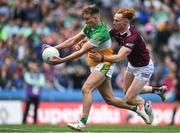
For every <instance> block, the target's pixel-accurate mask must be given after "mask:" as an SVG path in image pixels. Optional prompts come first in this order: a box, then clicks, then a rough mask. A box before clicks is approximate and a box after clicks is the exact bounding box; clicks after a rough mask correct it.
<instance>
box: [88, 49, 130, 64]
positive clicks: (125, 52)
mask: <svg viewBox="0 0 180 133" xmlns="http://www.w3.org/2000/svg"><path fill="white" fill-rule="evenodd" d="M130 53H131V49H129V48H127V47H122V48H121V49H120V50H119V52H118V54H117V55H111V56H102V55H100V54H99V53H97V52H95V53H94V52H93V53H91V54H90V57H91V58H92V59H93V60H95V61H108V62H111V63H118V62H120V61H122V60H124V59H125V58H126V57H127V56H128V55H129V54H130Z"/></svg>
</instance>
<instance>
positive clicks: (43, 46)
mask: <svg viewBox="0 0 180 133" xmlns="http://www.w3.org/2000/svg"><path fill="white" fill-rule="evenodd" d="M48 47H51V46H50V45H48V44H43V45H42V51H44V50H45V49H46V48H48Z"/></svg>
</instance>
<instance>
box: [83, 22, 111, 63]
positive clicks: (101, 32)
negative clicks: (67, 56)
mask: <svg viewBox="0 0 180 133" xmlns="http://www.w3.org/2000/svg"><path fill="white" fill-rule="evenodd" d="M81 32H82V33H83V34H84V35H85V36H86V37H87V38H88V39H89V40H88V42H89V43H90V44H91V45H93V46H94V47H95V48H94V50H95V51H97V52H99V53H100V54H102V55H112V49H111V38H110V34H109V30H108V28H107V26H106V25H105V24H104V23H103V22H101V23H99V24H98V25H97V26H96V27H94V28H89V27H88V26H87V25H85V26H84V28H83V29H82V31H81ZM88 62H89V64H90V65H92V66H95V65H97V64H98V62H94V61H93V60H91V59H90V58H88ZM105 63H106V64H107V62H105ZM108 64H109V62H108Z"/></svg>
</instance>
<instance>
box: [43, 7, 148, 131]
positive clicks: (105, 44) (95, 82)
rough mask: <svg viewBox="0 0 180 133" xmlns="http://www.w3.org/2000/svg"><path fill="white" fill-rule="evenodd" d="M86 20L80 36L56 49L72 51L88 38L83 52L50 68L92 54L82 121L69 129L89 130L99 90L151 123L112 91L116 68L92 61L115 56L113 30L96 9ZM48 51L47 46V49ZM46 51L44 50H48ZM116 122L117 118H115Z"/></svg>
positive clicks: (87, 11)
mask: <svg viewBox="0 0 180 133" xmlns="http://www.w3.org/2000/svg"><path fill="white" fill-rule="evenodd" d="M82 17H83V19H84V20H85V23H86V24H85V26H84V28H83V29H82V31H81V32H80V33H78V34H77V35H75V36H74V37H72V38H70V39H68V40H66V41H64V42H62V43H60V44H58V45H57V46H55V47H56V48H57V49H64V48H68V47H71V46H73V45H76V44H78V43H79V42H81V41H83V39H85V38H87V39H88V41H87V42H85V43H84V44H83V46H82V48H81V49H80V50H78V51H75V52H74V53H72V54H70V55H68V56H66V57H64V58H61V57H55V58H54V59H53V60H50V61H49V64H52V65H56V64H60V63H63V62H66V61H70V60H73V59H76V58H78V57H80V56H82V55H84V54H86V53H87V54H88V56H87V58H88V64H89V66H90V69H91V74H90V75H89V77H88V78H87V80H86V81H85V83H84V85H83V87H82V92H83V113H82V117H81V119H80V120H79V121H78V122H76V123H68V124H67V125H68V127H70V128H72V129H75V130H77V131H84V130H86V127H87V119H88V116H89V112H90V108H91V104H92V92H93V91H94V90H95V89H97V88H98V90H99V92H100V94H101V95H102V97H103V98H104V100H105V101H106V103H107V104H110V105H113V106H116V107H119V108H124V109H129V110H133V111H135V112H137V113H138V114H141V117H142V118H143V119H146V120H145V121H148V119H149V117H148V115H147V114H146V112H145V110H141V112H138V108H139V107H138V106H132V105H129V104H127V103H126V102H124V101H123V100H122V99H120V98H118V97H115V96H114V95H113V91H112V85H111V80H110V79H111V76H112V73H113V69H114V65H113V64H111V63H110V62H107V61H105V62H104V61H99V62H97V61H94V60H92V59H91V58H90V57H89V54H90V53H91V52H93V51H96V52H98V53H100V54H101V55H104V56H109V55H112V53H113V51H112V48H111V39H110V35H109V30H108V28H107V27H106V25H105V24H104V23H103V22H102V21H101V18H100V13H99V9H98V8H97V7H96V6H94V5H89V6H88V7H86V8H85V9H83V11H82ZM46 47H48V46H47V45H45V46H44V48H46ZM44 48H43V49H44ZM112 119H113V118H112Z"/></svg>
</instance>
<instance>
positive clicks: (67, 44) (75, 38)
mask: <svg viewBox="0 0 180 133" xmlns="http://www.w3.org/2000/svg"><path fill="white" fill-rule="evenodd" d="M85 37H86V36H85V35H84V34H83V33H82V32H80V33H78V34H77V35H75V36H73V37H71V38H69V39H68V40H66V41H64V42H62V43H60V44H58V45H56V46H55V48H57V49H64V48H68V47H71V46H73V45H75V44H77V43H78V42H80V41H81V40H82V39H84V38H85Z"/></svg>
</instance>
